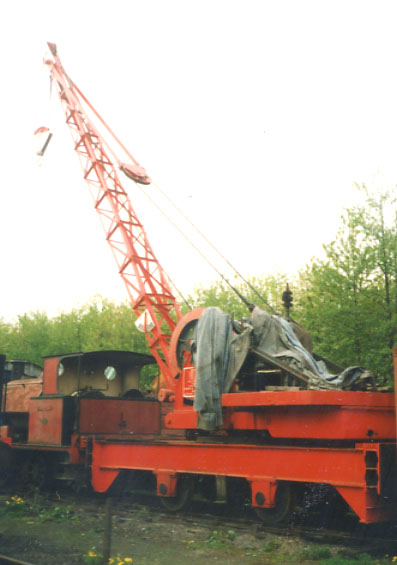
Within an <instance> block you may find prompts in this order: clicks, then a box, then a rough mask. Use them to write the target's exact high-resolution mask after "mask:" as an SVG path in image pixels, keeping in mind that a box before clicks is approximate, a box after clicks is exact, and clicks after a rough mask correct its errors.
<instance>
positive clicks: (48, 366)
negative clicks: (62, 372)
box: [43, 357, 60, 394]
mask: <svg viewBox="0 0 397 565" xmlns="http://www.w3.org/2000/svg"><path fill="white" fill-rule="evenodd" d="M59 361H60V357H48V358H47V359H44V369H43V375H44V377H43V381H44V382H43V394H58V367H59Z"/></svg>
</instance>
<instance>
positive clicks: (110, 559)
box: [109, 557, 114, 565]
mask: <svg viewBox="0 0 397 565" xmlns="http://www.w3.org/2000/svg"><path fill="white" fill-rule="evenodd" d="M109 563H110V565H112V563H114V559H113V557H109Z"/></svg>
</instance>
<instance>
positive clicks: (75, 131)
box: [45, 43, 181, 389]
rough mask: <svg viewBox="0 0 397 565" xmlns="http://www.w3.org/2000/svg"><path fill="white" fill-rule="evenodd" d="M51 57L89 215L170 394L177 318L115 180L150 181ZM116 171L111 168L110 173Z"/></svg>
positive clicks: (55, 55) (161, 275)
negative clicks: (91, 209) (95, 218)
mask: <svg viewBox="0 0 397 565" xmlns="http://www.w3.org/2000/svg"><path fill="white" fill-rule="evenodd" d="M48 46H49V48H50V52H51V55H52V57H49V58H47V59H46V60H45V63H46V65H48V67H49V69H50V75H51V78H52V80H53V83H54V84H55V86H56V89H57V92H58V95H59V98H60V101H61V105H62V108H63V110H64V113H65V116H66V123H67V125H68V126H69V130H70V132H71V135H72V138H73V142H74V148H75V151H76V152H77V154H78V156H79V159H80V163H81V166H82V169H83V174H84V179H85V180H86V182H87V184H88V186H89V188H90V192H91V195H92V198H93V200H94V205H95V209H96V210H97V212H98V214H99V217H100V220H101V223H102V226H103V228H104V231H105V234H106V240H107V242H108V244H109V246H110V248H111V250H112V253H113V256H114V258H115V260H116V263H117V266H118V270H119V273H120V275H121V278H122V279H123V281H124V283H125V286H126V288H127V292H128V295H129V297H130V300H131V303H132V306H133V308H134V311H135V313H136V315H137V316H138V317H139V316H142V314H144V315H145V320H146V323H145V330H146V331H145V333H146V337H147V340H148V343H149V346H150V349H151V351H152V354H153V355H154V357H155V358H156V361H157V363H158V365H159V368H160V371H161V373H162V375H163V377H164V378H165V380H166V382H167V386H168V387H169V388H171V389H174V388H175V380H174V376H175V374H173V371H172V370H171V369H170V347H169V346H170V339H171V335H172V333H173V330H174V328H175V326H176V324H177V322H178V321H179V320H180V318H181V312H180V308H179V305H178V303H177V301H176V299H175V297H174V295H173V292H172V290H171V287H170V284H169V282H168V278H167V276H166V274H165V272H164V271H163V269H162V267H161V265H160V263H159V262H158V260H157V258H156V256H155V254H154V253H153V250H152V248H151V246H150V243H149V241H148V238H147V236H146V232H145V230H144V228H143V226H142V224H141V222H140V221H139V219H138V217H137V215H136V213H135V211H134V209H133V207H132V205H131V201H130V198H129V196H128V194H127V192H126V190H125V189H124V187H123V184H122V182H121V181H120V178H119V175H118V169H121V170H123V171H124V172H125V173H126V174H127V176H128V177H129V178H132V180H134V181H135V182H137V183H141V184H149V183H150V182H151V181H150V178H149V177H148V176H147V174H146V171H145V170H144V169H143V167H141V166H140V165H139V163H138V162H137V161H136V160H135V159H134V158H133V157H132V156H131V155H130V154H129V153H128V152H127V154H128V156H129V157H130V159H131V163H129V164H128V165H126V164H124V163H121V161H120V160H119V159H118V157H117V156H115V155H114V153H113V151H112V150H111V149H110V147H109V146H108V144H107V143H106V141H105V140H104V138H103V136H102V135H101V134H100V133H99V131H98V129H97V127H96V126H95V124H94V123H93V121H92V120H91V119H90V117H89V116H88V115H87V112H86V111H85V106H84V103H85V104H86V106H87V105H88V107H89V108H90V110H91V111H92V112H93V113H94V114H95V116H96V117H97V118H98V119H99V120H100V121H101V122H102V124H103V125H104V126H105V127H106V128H107V129H108V131H110V133H111V134H112V136H113V138H114V139H115V140H116V141H117V142H118V143H119V145H120V146H121V147H122V148H123V150H124V151H126V149H125V148H124V146H123V145H122V144H121V143H120V142H119V140H118V139H117V138H116V136H115V135H114V134H113V132H111V130H110V128H109V127H108V126H107V125H106V124H105V122H104V121H103V119H102V118H101V117H100V115H99V114H98V112H97V111H96V110H95V109H94V108H93V107H92V105H91V104H90V103H89V102H88V100H87V99H86V98H85V96H84V95H83V93H82V92H81V91H80V89H79V88H78V87H77V86H76V85H75V83H74V82H73V81H72V80H71V78H70V77H69V76H68V75H67V73H66V72H65V70H64V68H63V66H62V64H61V61H60V59H59V56H58V53H57V49H56V46H55V45H54V44H53V43H49V44H48ZM116 165H117V167H116Z"/></svg>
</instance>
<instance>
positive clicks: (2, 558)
mask: <svg viewBox="0 0 397 565" xmlns="http://www.w3.org/2000/svg"><path fill="white" fill-rule="evenodd" d="M8 563H10V564H11V565H32V563H28V562H27V561H19V560H18V559H14V558H12V557H7V556H6V555H0V565H7V564H8Z"/></svg>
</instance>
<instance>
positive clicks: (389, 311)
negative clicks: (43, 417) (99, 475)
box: [0, 186, 397, 387]
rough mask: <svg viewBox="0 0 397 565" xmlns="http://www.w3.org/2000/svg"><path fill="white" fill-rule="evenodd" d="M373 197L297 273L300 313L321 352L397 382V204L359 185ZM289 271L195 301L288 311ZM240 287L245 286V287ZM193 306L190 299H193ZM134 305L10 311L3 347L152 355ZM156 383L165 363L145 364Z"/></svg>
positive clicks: (348, 214)
mask: <svg viewBox="0 0 397 565" xmlns="http://www.w3.org/2000/svg"><path fill="white" fill-rule="evenodd" d="M358 188H359V190H360V191H361V192H362V193H363V195H364V196H365V199H366V200H365V203H364V204H363V205H362V206H356V207H353V208H350V209H348V210H346V211H345V213H344V215H343V217H342V225H341V228H340V230H339V231H338V233H337V234H336V237H335V239H334V241H332V242H331V243H328V244H327V245H324V251H325V258H324V259H313V260H312V262H311V263H310V264H309V265H307V266H306V267H305V268H304V269H303V270H302V271H301V272H300V273H299V275H298V277H297V280H296V281H289V282H290V283H291V288H292V290H293V293H294V308H293V310H292V312H291V314H292V317H293V318H294V319H296V320H297V321H299V322H300V323H301V325H303V326H304V327H305V328H306V329H307V330H309V331H310V332H311V334H312V337H313V343H314V347H315V351H316V352H317V353H319V354H320V355H323V356H324V357H326V358H328V359H331V360H333V361H335V362H336V363H338V364H339V365H341V366H343V367H348V366H353V365H361V366H364V367H366V368H368V369H370V370H371V371H373V372H374V373H375V375H376V376H377V377H378V382H379V383H381V384H382V383H384V384H390V383H391V380H392V379H391V375H392V355H391V349H392V347H393V345H394V344H395V343H396V341H397V204H396V199H395V198H394V197H393V195H392V193H391V192H388V191H378V192H376V193H370V192H369V191H368V189H367V188H366V187H365V186H362V187H358ZM286 282H287V277H286V276H285V275H282V274H273V275H266V276H262V277H253V278H250V279H249V280H248V284H246V283H245V282H240V281H238V280H237V279H233V280H232V281H231V285H232V286H233V287H234V289H235V290H233V289H232V288H231V287H230V286H229V285H228V284H227V283H226V282H225V281H224V280H221V281H220V282H216V283H213V284H211V285H210V286H208V287H206V288H205V287H203V286H197V287H196V288H195V290H194V292H193V293H192V295H191V296H189V297H188V302H189V303H190V304H191V306H192V307H198V306H204V307H208V306H217V307H219V308H220V309H221V310H223V311H224V312H227V313H229V314H230V315H232V316H233V317H234V318H236V319H239V318H242V317H248V316H249V310H248V308H247V305H246V304H245V303H244V301H243V300H242V299H241V298H239V296H238V293H239V294H240V295H242V296H243V297H244V299H245V300H246V302H248V303H251V304H256V305H258V306H259V307H261V308H263V309H265V310H269V309H270V310H271V311H272V312H276V313H280V312H282V310H283V306H282V302H281V295H282V292H283V291H284V289H285V285H286ZM235 291H237V293H236V292H235ZM183 310H185V307H183ZM135 319H136V318H135V314H134V312H133V310H132V308H131V306H130V305H129V304H128V303H126V302H125V303H121V304H115V303H114V302H112V301H110V300H107V299H105V298H102V297H100V296H94V297H93V298H92V299H91V300H89V301H88V302H87V303H86V304H84V305H83V306H81V307H80V308H74V309H73V310H72V311H71V312H62V313H60V314H59V315H57V316H55V317H54V318H48V316H47V315H46V314H45V313H44V312H40V311H37V312H29V313H26V314H23V315H21V316H18V319H17V320H16V321H15V322H7V321H5V320H3V319H1V318H0V352H1V353H5V354H6V356H7V358H8V359H18V358H20V359H25V360H26V361H31V362H33V363H38V364H40V363H41V359H42V357H43V356H46V355H56V354H63V353H73V352H79V351H81V352H87V351H96V350H106V349H119V350H130V351H138V352H142V353H148V352H149V348H148V346H147V342H146V338H145V335H144V334H142V333H140V332H139V331H138V330H137V329H136V327H135V324H134V322H135ZM144 372H145V375H144V377H143V380H142V383H143V386H145V387H146V386H149V385H150V383H151V381H152V379H153V377H154V376H155V375H156V374H157V372H158V370H157V367H155V368H153V367H149V368H145V371H144Z"/></svg>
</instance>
